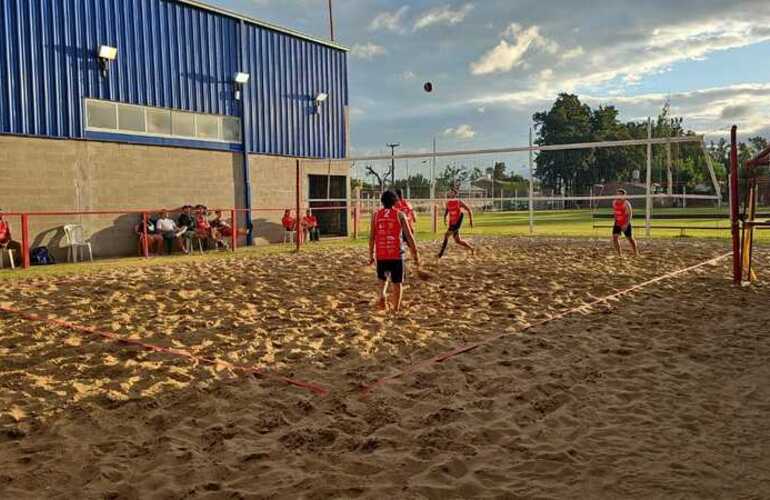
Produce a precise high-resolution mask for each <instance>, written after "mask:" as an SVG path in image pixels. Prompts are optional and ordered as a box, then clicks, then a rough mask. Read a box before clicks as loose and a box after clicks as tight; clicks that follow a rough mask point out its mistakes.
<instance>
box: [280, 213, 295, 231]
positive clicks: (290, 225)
mask: <svg viewBox="0 0 770 500" xmlns="http://www.w3.org/2000/svg"><path fill="white" fill-rule="evenodd" d="M281 224H282V225H283V228H284V229H285V230H287V231H296V230H297V221H296V219H294V217H292V216H291V210H286V211H285V212H284V213H283V218H282V219H281Z"/></svg>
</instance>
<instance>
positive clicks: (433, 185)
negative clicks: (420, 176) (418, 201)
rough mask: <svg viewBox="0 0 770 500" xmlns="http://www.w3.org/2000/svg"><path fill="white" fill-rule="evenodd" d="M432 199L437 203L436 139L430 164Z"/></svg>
mask: <svg viewBox="0 0 770 500" xmlns="http://www.w3.org/2000/svg"><path fill="white" fill-rule="evenodd" d="M430 199H431V200H432V201H433V203H434V204H435V201H436V138H435V137H434V138H433V159H432V160H431V164H430ZM434 232H435V231H434Z"/></svg>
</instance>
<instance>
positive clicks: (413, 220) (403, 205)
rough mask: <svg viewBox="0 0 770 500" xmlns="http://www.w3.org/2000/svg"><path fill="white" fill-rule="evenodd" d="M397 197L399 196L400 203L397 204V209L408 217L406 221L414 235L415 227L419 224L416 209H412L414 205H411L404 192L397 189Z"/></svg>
mask: <svg viewBox="0 0 770 500" xmlns="http://www.w3.org/2000/svg"><path fill="white" fill-rule="evenodd" d="M396 196H398V201H397V202H396V206H395V208H396V210H398V211H399V212H403V213H404V215H406V220H407V221H408V222H409V229H411V230H412V234H415V233H414V226H415V224H417V215H416V214H415V213H414V208H412V204H411V203H409V200H407V199H406V198H404V192H403V191H402V190H401V189H396Z"/></svg>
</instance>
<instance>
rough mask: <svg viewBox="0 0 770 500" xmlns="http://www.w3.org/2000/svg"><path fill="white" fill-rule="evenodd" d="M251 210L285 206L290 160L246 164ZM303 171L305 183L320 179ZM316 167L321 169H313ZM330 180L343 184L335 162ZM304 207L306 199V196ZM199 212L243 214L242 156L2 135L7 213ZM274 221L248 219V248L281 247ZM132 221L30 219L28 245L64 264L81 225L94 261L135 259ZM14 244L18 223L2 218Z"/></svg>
mask: <svg viewBox="0 0 770 500" xmlns="http://www.w3.org/2000/svg"><path fill="white" fill-rule="evenodd" d="M249 162H250V173H251V176H252V200H253V201H252V203H253V206H254V207H271V208H282V207H286V208H289V207H293V205H294V200H295V198H294V196H295V184H296V182H295V175H296V169H295V160H294V159H291V158H278V157H267V156H258V155H252V156H250V158H249ZM313 165H315V163H313V162H311V165H309V166H307V168H305V170H307V172H306V173H305V175H304V176H303V178H304V180H305V183H304V186H303V190H304V192H305V193H307V185H306V183H307V174H308V173H325V172H327V171H328V168H329V167H328V163H327V162H323V167H321V166H318V167H317V168H316V167H315V166H313ZM319 165H320V164H319ZM333 172H334V174H335V175H348V172H349V170H348V168H347V165H345V164H343V163H342V162H335V163H334V167H333ZM304 198H305V199H306V195H305V196H304ZM188 203H189V204H193V205H195V204H198V203H202V204H204V205H206V206H208V207H210V208H230V207H235V206H237V207H243V206H244V196H243V174H242V155H241V154H238V153H228V152H218V151H207V150H196V149H183V148H169V147H157V146H141V145H132V144H119V143H106V142H92V141H73V140H52V139H37V138H25V137H14V136H0V208H1V209H2V210H3V211H6V212H51V211H80V210H142V209H157V208H169V209H173V208H176V207H180V206H182V205H184V204H188ZM281 215H282V213H279V212H270V213H265V214H264V215H261V214H255V216H254V221H255V229H256V233H255V242H257V243H268V242H277V241H281V239H282V230H281V227H280V218H281ZM138 220H139V216H138V215H128V214H121V215H109V216H105V215H98V216H97V215H93V216H92V215H87V216H45V217H32V218H31V220H30V235H31V246H33V247H34V246H41V245H44V246H47V247H48V248H49V250H50V251H51V252H52V253H53V254H54V256H55V257H56V258H57V259H58V260H59V261H64V260H65V259H66V247H65V241H64V232H63V229H62V227H63V226H64V225H65V224H71V223H79V224H83V225H84V226H85V228H86V231H87V232H88V233H89V234H90V235H91V240H92V242H93V245H94V253H95V256H96V257H114V256H126V255H136V254H137V252H138V246H137V238H136V235H135V234H134V232H133V226H134V225H135V224H136V223H137V222H138ZM9 221H10V222H11V227H12V231H13V233H14V237H15V238H16V239H20V238H21V229H20V224H19V219H18V218H17V217H11V218H9Z"/></svg>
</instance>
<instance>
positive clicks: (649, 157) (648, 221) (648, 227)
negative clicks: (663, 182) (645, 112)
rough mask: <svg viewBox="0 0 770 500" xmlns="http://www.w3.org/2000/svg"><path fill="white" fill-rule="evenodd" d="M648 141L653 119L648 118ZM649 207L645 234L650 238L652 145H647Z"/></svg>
mask: <svg viewBox="0 0 770 500" xmlns="http://www.w3.org/2000/svg"><path fill="white" fill-rule="evenodd" d="M647 139H652V118H647ZM646 204H647V206H646V207H645V216H644V218H645V225H644V227H645V234H646V235H647V237H649V236H650V232H651V226H652V144H651V143H647V203H646Z"/></svg>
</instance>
